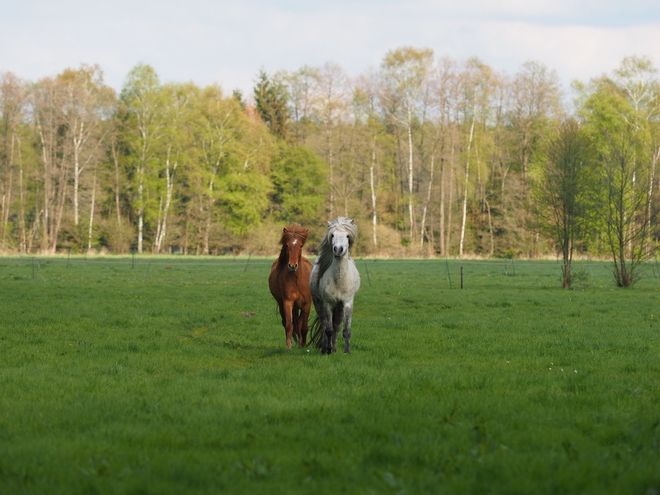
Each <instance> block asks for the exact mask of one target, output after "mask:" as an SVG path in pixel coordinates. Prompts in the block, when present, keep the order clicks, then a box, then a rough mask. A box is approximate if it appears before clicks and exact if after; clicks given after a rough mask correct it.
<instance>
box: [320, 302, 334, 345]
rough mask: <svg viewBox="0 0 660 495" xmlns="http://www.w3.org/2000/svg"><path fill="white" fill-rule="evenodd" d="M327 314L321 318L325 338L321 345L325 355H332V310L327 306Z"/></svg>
mask: <svg viewBox="0 0 660 495" xmlns="http://www.w3.org/2000/svg"><path fill="white" fill-rule="evenodd" d="M324 310H325V313H324V315H323V318H321V325H322V326H323V334H322V335H323V337H322V340H321V344H322V347H323V351H322V352H323V354H331V353H332V339H333V324H332V308H330V307H328V306H327V305H326V306H325V308H324Z"/></svg>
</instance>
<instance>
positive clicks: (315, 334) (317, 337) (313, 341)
mask: <svg viewBox="0 0 660 495" xmlns="http://www.w3.org/2000/svg"><path fill="white" fill-rule="evenodd" d="M309 331H310V334H311V337H310V339H309V343H308V344H307V345H311V346H313V347H317V348H319V349H320V348H321V341H322V338H323V327H322V326H321V318H319V315H318V314H316V315H314V319H313V320H312V323H311V324H310V325H309Z"/></svg>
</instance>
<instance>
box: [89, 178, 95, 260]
mask: <svg viewBox="0 0 660 495" xmlns="http://www.w3.org/2000/svg"><path fill="white" fill-rule="evenodd" d="M95 203H96V170H94V180H93V181H92V204H91V206H90V209H89V230H88V232H87V251H91V250H92V233H93V231H94V205H95Z"/></svg>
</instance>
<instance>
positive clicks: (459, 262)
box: [0, 255, 660, 289]
mask: <svg viewBox="0 0 660 495" xmlns="http://www.w3.org/2000/svg"><path fill="white" fill-rule="evenodd" d="M274 259H275V258H274V257H261V256H259V257H252V256H205V257H194V256H176V255H175V256H150V255H129V256H84V255H59V256H58V255H55V256H25V255H24V256H0V278H7V277H3V271H4V272H5V274H7V270H8V269H9V268H12V267H13V268H14V269H15V270H16V269H19V270H20V271H21V276H22V278H24V279H26V278H27V279H29V278H31V279H34V280H37V279H44V275H43V273H44V272H43V270H44V269H45V268H46V267H48V268H51V267H52V268H55V267H57V268H58V269H63V268H65V269H67V270H74V271H75V270H76V267H83V266H84V267H87V268H89V269H92V270H93V269H94V268H103V267H105V268H110V267H114V268H115V269H120V268H126V269H127V272H128V273H133V276H134V278H136V279H137V280H140V281H142V282H143V283H148V282H149V281H150V277H153V276H154V275H155V274H156V273H157V274H158V277H160V280H167V279H168V277H170V278H172V279H174V278H175V277H174V276H173V275H168V272H169V273H174V272H175V271H178V272H181V271H182V270H183V271H189V272H190V273H192V272H196V273H201V274H204V273H206V274H211V273H212V274H214V275H216V276H217V275H222V273H229V272H227V270H230V272H231V273H232V274H233V275H231V276H235V274H236V273H237V272H238V273H240V272H244V273H245V272H248V271H250V270H252V271H256V272H258V273H259V274H263V273H267V272H268V271H269V270H270V266H271V265H272V263H273V261H274ZM310 260H312V261H313V258H310ZM355 262H356V264H357V266H358V269H359V270H360V272H361V273H362V278H363V284H365V283H366V284H365V285H367V286H369V287H371V286H372V285H374V286H377V284H378V282H379V279H380V278H382V277H384V276H387V274H388V273H397V274H398V276H401V275H406V274H407V275H408V276H410V277H412V278H420V277H421V278H423V277H433V278H434V279H435V280H439V281H441V282H443V284H444V286H445V287H446V288H449V289H466V288H475V287H495V286H497V285H498V284H499V285H502V284H507V285H509V284H513V283H516V284H521V283H522V285H524V284H525V283H524V280H525V279H527V282H528V283H536V284H537V285H546V286H557V285H559V280H560V278H561V274H562V269H563V263H562V261H561V260H516V259H502V260H499V259H489V260H477V259H461V258H431V259H382V258H355ZM573 265H574V273H575V286H576V287H577V288H585V287H589V286H594V285H596V284H600V285H601V286H603V285H604V284H607V283H608V281H610V282H611V281H612V280H613V275H612V263H611V262H607V261H601V260H579V261H575V262H574V263H573ZM3 268H4V269H5V270H3ZM638 270H639V273H640V274H641V275H642V276H641V277H640V279H641V280H644V283H643V285H648V284H653V285H657V282H658V281H657V279H658V278H660V265H659V263H658V260H657V259H656V260H651V261H647V262H645V263H643V264H641V265H640V266H639V267H638ZM93 271H94V270H93ZM10 276H11V274H10Z"/></svg>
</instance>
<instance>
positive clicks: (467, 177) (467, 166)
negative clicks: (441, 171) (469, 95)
mask: <svg viewBox="0 0 660 495" xmlns="http://www.w3.org/2000/svg"><path fill="white" fill-rule="evenodd" d="M476 112H477V107H476V105H475V107H474V111H473V113H472V124H471V125H470V138H469V139H468V145H467V158H466V160H465V188H464V190H463V220H462V222H461V241H460V243H459V246H458V255H459V256H460V257H463V245H464V241H465V225H466V223H467V202H468V187H469V184H470V151H471V149H472V139H473V137H474V121H475V120H476Z"/></svg>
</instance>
